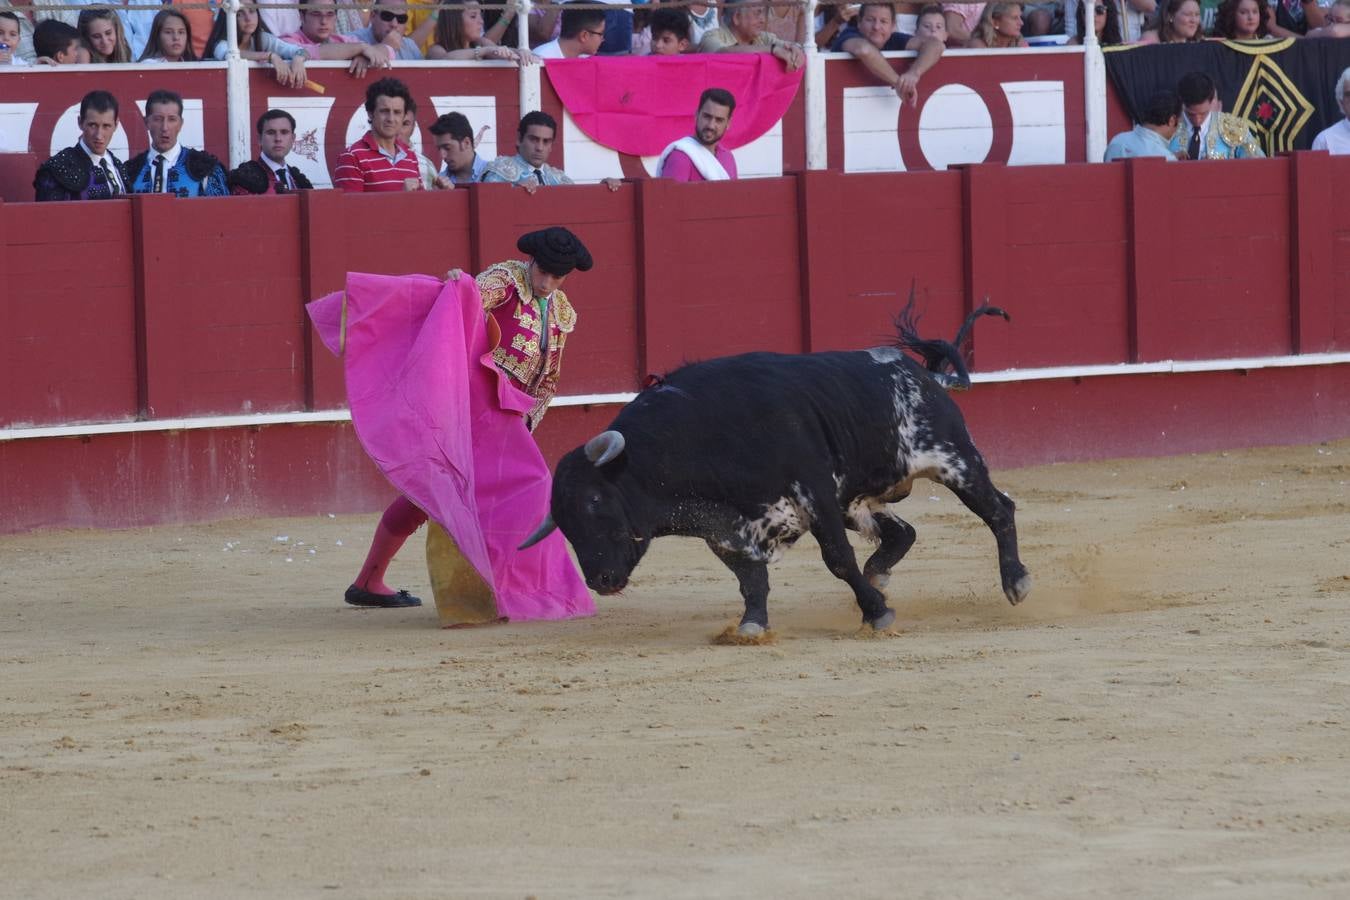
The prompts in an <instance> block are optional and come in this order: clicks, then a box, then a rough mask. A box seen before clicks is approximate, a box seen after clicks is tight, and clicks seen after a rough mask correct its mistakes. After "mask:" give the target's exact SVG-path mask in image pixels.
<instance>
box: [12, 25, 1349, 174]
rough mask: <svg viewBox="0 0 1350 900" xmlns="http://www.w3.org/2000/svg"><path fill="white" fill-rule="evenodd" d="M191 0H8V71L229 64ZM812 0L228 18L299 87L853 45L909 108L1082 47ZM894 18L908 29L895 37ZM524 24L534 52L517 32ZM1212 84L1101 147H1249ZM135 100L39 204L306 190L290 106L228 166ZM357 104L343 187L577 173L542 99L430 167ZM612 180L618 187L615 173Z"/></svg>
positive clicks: (1206, 32)
mask: <svg viewBox="0 0 1350 900" xmlns="http://www.w3.org/2000/svg"><path fill="white" fill-rule="evenodd" d="M198 5H199V4H194V3H185V4H181V5H180V4H179V3H178V2H168V3H165V4H164V5H162V6H161V7H159V8H158V9H153V8H136V9H132V8H128V7H126V6H124V5H118V4H111V5H110V4H109V3H108V2H107V0H102V2H95V3H90V2H88V0H64V3H58V2H56V0H52V2H51V4H50V8H46V9H34V8H33V6H32V3H31V0H25V2H18V0H0V66H6V65H8V66H24V65H34V64H41V65H53V66H60V65H71V64H91V63H92V64H115V63H124V62H131V61H133V60H134V61H138V62H141V63H191V62H194V61H197V60H201V59H206V60H224V59H226V58H227V56H228V55H229V51H230V47H229V32H228V28H227V25H228V21H227V16H228V15H229V13H228V12H227V10H226V9H225V8H224V7H223V6H220V5H219V4H217V5H216V7H215V9H214V11H212V9H208V8H205V6H202V8H196V7H197V6H198ZM819 10H820V12H819V13H818V14H817V15H816V17H815V20H814V21H813V22H807V21H806V13H805V5H804V4H803V3H801V2H798V0H771V2H764V0H727V2H723V3H720V4H715V3H702V2H690V0H667V2H661V0H652V2H649V3H643V4H638V5H636V6H632V7H630V5H629V4H627V3H625V4H624V5H622V6H620V5H617V4H609V3H605V2H593V0H567V2H562V3H554V2H551V0H543V2H537V3H534V4H533V5H532V7H531V9H530V13H529V21H528V22H527V23H526V26H527V27H526V28H525V29H521V27H520V25H519V23H517V22H515V21H514V18H515V15H516V11H515V7H514V6H513V5H512V4H509V3H507V4H504V5H496V4H494V5H492V6H491V7H490V8H484V7H482V6H480V5H479V3H478V2H476V0H464V2H463V3H460V4H457V5H456V6H455V7H454V8H446V9H442V8H439V6H438V5H437V2H436V0H377V2H375V3H374V5H372V6H370V7H369V8H366V7H362V6H358V5H356V4H353V3H350V2H337V0H299V3H298V4H297V8H295V9H288V8H278V7H273V6H269V5H267V4H263V5H261V6H259V5H258V4H255V3H253V2H251V0H250V2H244V3H243V4H241V6H240V7H239V9H238V11H237V13H236V14H235V15H236V20H235V24H236V29H235V31H236V36H235V37H236V41H237V48H236V49H237V50H238V52H239V54H240V55H241V56H242V57H243V58H244V59H247V60H250V61H253V62H257V63H260V64H263V65H267V66H270V67H271V68H272V69H273V71H274V72H275V77H276V79H277V81H278V82H279V83H281V84H282V85H284V86H287V87H291V88H302V87H304V86H305V85H306V84H307V82H308V79H307V75H306V72H305V63H306V61H307V60H310V59H324V60H341V61H345V62H347V63H348V64H349V72H350V73H351V74H352V75H353V76H355V77H363V76H365V74H366V73H367V71H368V70H369V69H371V68H377V69H380V68H387V67H390V66H393V65H394V64H395V63H397V62H399V61H414V60H421V59H431V60H440V59H454V60H501V61H507V62H514V63H516V64H519V65H533V64H537V63H541V62H542V63H544V64H547V61H548V60H551V59H574V58H579V57H586V56H605V55H619V54H623V55H648V54H649V55H674V54H681V53H693V52H698V53H764V54H770V55H772V56H773V57H774V58H776V59H778V60H780V61H781V64H782V65H783V66H784V67H785V68H786V69H787V70H795V69H799V68H801V67H802V66H803V65H804V64H805V60H806V54H805V49H804V48H805V44H806V42H807V41H808V40H809V41H812V42H813V43H814V44H815V46H816V47H817V48H818V49H822V50H826V49H828V50H834V51H839V52H845V53H849V54H851V55H852V56H854V57H855V58H856V59H857V60H858V62H859V63H860V64H861V65H862V66H863V67H864V69H865V70H866V71H867V72H868V73H869V75H870V76H871V77H873V78H874V79H876V80H878V81H880V82H883V83H885V84H887V85H888V86H890V87H891V88H892V89H893V90H894V91H895V93H896V95H897V96H898V97H899V98H900V99H901V101H902V102H908V103H914V102H916V101H917V97H918V85H919V81H920V79H921V78H922V77H923V76H924V74H925V73H927V72H928V71H930V70H931V69H932V68H933V66H934V65H936V64H938V62H939V61H940V59H941V57H942V54H943V52H944V50H946V49H947V48H950V47H970V48H988V49H1016V48H1020V47H1026V46H1028V45H1029V42H1028V38H1029V37H1030V38H1032V39H1037V38H1041V37H1042V36H1046V35H1055V34H1058V36H1059V37H1058V40H1057V41H1056V40H1055V39H1053V38H1052V39H1051V40H1052V42H1069V43H1075V42H1081V41H1082V40H1083V36H1084V33H1085V23H1084V21H1083V17H1081V16H1080V15H1079V12H1080V11H1081V10H1080V7H1079V5H1078V4H1077V3H1075V2H1073V0H1065V2H1060V0H1052V2H1044V3H1026V4H1022V3H1017V2H1009V0H991V2H987V3H944V4H928V5H921V4H915V3H897V4H892V3H886V2H882V3H861V4H857V5H852V4H843V3H839V4H822V5H820V6H819ZM1092 13H1093V30H1094V33H1095V34H1096V36H1097V38H1098V40H1099V41H1100V42H1101V43H1103V44H1121V43H1141V44H1148V43H1188V42H1195V41H1200V40H1204V39H1206V38H1226V39H1236V40H1249V41H1260V40H1271V39H1275V38H1290V37H1304V36H1306V37H1308V38H1337V37H1347V36H1350V0H1269V2H1268V3H1267V2H1264V0H1222V2H1215V0H1098V2H1096V3H1095V4H1094V5H1093V6H1092ZM911 17H912V18H911ZM902 23H903V24H904V25H905V27H909V28H912V30H913V33H912V34H911V33H909V32H906V31H904V30H902V29H901V24H902ZM910 23H912V24H910ZM522 30H523V31H524V32H525V33H527V34H528V36H529V40H528V46H526V45H525V43H524V42H521V41H520V40H519V39H520V37H521V33H522ZM897 50H908V51H913V52H914V53H915V58H914V59H913V61H912V62H911V63H910V65H909V66H908V67H906V68H905V69H904V70H903V71H898V70H897V69H896V68H894V67H893V66H892V65H891V63H890V62H889V61H888V60H887V59H886V58H885V57H883V56H882V53H883V52H886V51H897ZM1348 73H1350V70H1348ZM1346 83H1347V78H1346V76H1345V75H1343V76H1342V77H1341V79H1340V80H1339V83H1338V84H1337V87H1336V98H1337V101H1338V102H1339V103H1340V104H1341V106H1342V110H1344V109H1345V107H1346V105H1347V104H1346V102H1345V100H1344V95H1345V90H1344V89H1345V87H1346ZM1214 87H1215V86H1214V83H1213V80H1212V79H1210V78H1209V76H1207V75H1205V74H1204V73H1192V74H1191V75H1188V76H1187V77H1186V78H1184V79H1182V82H1181V83H1180V84H1179V85H1178V86H1177V89H1176V90H1175V91H1167V92H1163V93H1161V94H1159V95H1158V96H1156V97H1154V98H1152V100H1151V102H1149V103H1148V104H1146V105H1145V108H1144V109H1143V110H1141V112H1140V119H1141V121H1140V122H1139V124H1138V125H1137V126H1136V128H1135V129H1134V130H1133V131H1132V132H1130V133H1127V134H1124V135H1120V136H1118V137H1117V138H1116V139H1115V140H1113V142H1112V145H1111V148H1110V149H1109V150H1108V153H1107V155H1106V158H1107V159H1108V160H1110V159H1115V158H1121V157H1124V156H1137V155H1164V156H1167V157H1168V158H1171V159H1177V158H1181V159H1202V158H1204V159H1215V158H1228V157H1231V156H1243V155H1247V156H1251V155H1260V149H1259V148H1258V147H1257V145H1256V142H1255V140H1254V139H1253V137H1252V134H1251V128H1250V126H1249V125H1248V124H1247V123H1246V122H1244V121H1243V120H1241V119H1237V118H1236V117H1234V116H1232V115H1230V114H1228V113H1224V112H1223V111H1222V110H1221V109H1219V104H1218V101H1217V92H1216V91H1215V89H1214ZM735 104H736V100H735V98H734V97H732V95H731V94H730V93H728V92H726V91H724V90H721V89H712V90H711V91H708V92H705V93H704V95H703V96H702V98H700V101H699V106H698V109H697V110H694V111H692V113H693V119H694V126H693V128H692V129H691V134H690V135H688V136H686V137H685V138H682V139H681V140H680V141H677V142H674V143H672V144H671V145H670V146H669V147H667V148H666V151H665V152H664V153H663V154H662V156H661V161H660V173H661V174H663V175H665V176H667V177H674V178H680V179H681V180H704V179H706V180H720V179H723V178H734V177H736V168H735V161H734V159H733V158H732V157H731V154H730V152H729V151H727V150H726V148H724V147H722V146H721V140H722V136H723V134H724V133H725V131H726V128H727V125H728V123H729V122H730V119H731V116H732V114H733V112H734V110H735ZM145 108H146V109H145V121H146V125H147V129H148V131H149V137H150V145H151V149H150V150H149V151H147V152H146V153H142V154H140V155H138V156H137V157H134V158H133V159H130V160H127V161H126V162H125V163H123V162H122V161H118V160H116V159H115V158H114V157H113V156H112V154H111V153H110V152H109V150H108V139H109V138H110V137H111V134H112V132H113V131H114V130H115V129H116V126H117V121H118V114H119V106H118V101H117V99H116V98H114V97H113V96H112V95H111V94H109V93H107V92H106V91H92V92H90V93H89V94H88V95H87V96H86V97H85V98H84V100H83V102H82V103H81V105H80V116H79V125H80V131H81V136H80V139H79V141H78V142H77V143H76V145H75V146H73V147H71V148H67V149H66V150H63V151H62V152H61V153H58V154H57V155H56V156H54V157H52V158H51V159H49V160H47V161H46V162H44V163H43V165H42V167H41V168H40V169H39V171H38V173H37V176H36V178H35V182H34V187H35V190H36V193H37V198H38V199H39V200H52V199H97V198H101V197H112V196H117V195H119V194H123V193H132V192H136V193H145V192H153V193H160V192H164V193H173V194H177V195H179V196H210V195H219V194H226V193H263V192H267V191H274V192H286V191H290V190H296V189H302V188H305V187H308V186H309V183H308V181H307V180H306V179H305V176H304V175H303V173H301V172H299V171H298V170H296V169H295V168H294V167H291V166H289V165H288V164H287V163H286V154H287V153H289V152H290V150H291V146H292V144H293V142H294V140H295V120H294V119H293V118H292V117H291V116H290V115H289V114H288V113H286V112H285V111H284V110H269V111H268V112H267V113H265V114H264V115H263V116H262V118H261V119H259V121H258V122H257V134H258V139H259V145H260V147H261V148H262V149H261V153H260V156H259V158H258V159H255V160H252V161H250V162H248V163H245V164H244V165H243V166H240V167H238V168H236V169H235V170H234V171H231V172H228V173H227V172H225V171H224V169H223V168H222V166H221V165H220V163H219V162H218V161H217V160H216V159H215V158H214V157H212V156H211V155H210V154H208V153H205V152H204V151H201V150H198V149H195V148H185V147H182V146H181V145H180V144H179V142H178V136H179V131H180V129H181V128H182V116H183V104H182V99H181V98H180V97H179V96H178V95H177V94H174V93H173V92H171V91H163V90H159V91H154V92H152V93H150V94H149V96H148V97H147V98H146V101H145ZM366 112H367V114H368V116H369V119H370V130H369V131H368V132H367V133H366V134H365V135H364V136H363V137H362V138H361V139H360V140H358V141H357V142H356V143H355V144H353V145H352V146H351V147H349V148H347V150H346V151H345V152H344V153H343V154H342V155H341V157H340V158H339V160H338V163H337V166H336V169H335V171H334V172H333V183H334V185H335V186H336V187H339V188H341V189H343V190H347V191H387V190H408V189H419V188H420V189H428V190H436V189H453V188H454V187H456V186H457V185H462V184H465V183H467V182H471V181H484V182H494V181H495V182H505V183H509V184H514V185H519V186H520V187H522V188H524V189H526V190H528V191H531V192H533V191H534V190H537V189H538V188H540V187H544V186H549V185H557V184H568V183H571V179H569V178H568V177H567V175H566V173H565V172H563V171H561V170H560V169H557V168H555V167H553V166H551V165H549V163H548V160H549V156H550V153H551V150H552V147H553V142H554V139H555V136H556V132H557V124H556V123H555V122H554V120H553V119H552V118H551V117H550V116H548V115H547V114H545V113H543V112H540V111H533V112H529V113H528V114H527V115H525V117H524V118H523V119H521V121H520V125H519V129H518V134H517V147H516V153H515V154H514V155H513V156H504V157H499V158H497V159H495V160H492V161H490V162H488V161H485V160H483V159H481V158H480V157H479V156H478V154H477V152H476V150H475V144H476V138H475V135H474V134H473V133H472V130H471V129H470V127H469V124H468V120H467V118H466V117H465V116H464V115H462V114H460V113H453V112H452V113H449V114H446V115H442V116H440V117H439V118H437V119H436V120H435V122H434V123H432V124H431V125H430V126H429V128H428V130H429V131H430V133H431V134H432V135H433V137H434V138H435V140H436V148H437V153H438V155H439V156H440V160H439V162H433V161H431V160H429V159H427V158H425V157H423V156H422V155H420V154H419V153H417V152H416V151H415V150H414V149H413V148H412V146H411V144H410V143H409V138H410V136H411V134H412V133H413V131H414V129H416V128H417V126H418V122H417V107H416V103H415V102H414V100H413V98H412V95H411V93H410V92H409V91H408V89H407V87H406V86H404V85H403V84H402V83H401V82H399V81H398V80H397V79H394V78H382V79H379V80H378V81H377V82H375V83H374V84H372V85H371V86H370V88H369V90H368V91H367V98H366ZM1183 112H1184V115H1183ZM1314 147H1315V148H1320V149H1330V150H1331V151H1332V152H1344V151H1345V150H1346V149H1350V126H1347V124H1346V123H1345V122H1340V123H1338V124H1337V125H1336V126H1333V127H1332V128H1328V129H1326V131H1324V132H1323V133H1322V134H1321V135H1319V136H1318V138H1317V142H1315V143H1314ZM1160 148H1162V149H1160ZM610 186H611V187H613V188H615V189H617V182H610Z"/></svg>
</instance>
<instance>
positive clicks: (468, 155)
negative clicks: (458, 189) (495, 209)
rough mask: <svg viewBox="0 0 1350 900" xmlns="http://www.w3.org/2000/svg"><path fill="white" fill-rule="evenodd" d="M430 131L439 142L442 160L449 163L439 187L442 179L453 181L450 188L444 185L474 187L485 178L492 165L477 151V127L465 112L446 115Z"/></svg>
mask: <svg viewBox="0 0 1350 900" xmlns="http://www.w3.org/2000/svg"><path fill="white" fill-rule="evenodd" d="M430 130H431V136H432V137H433V138H435V139H436V149H437V150H438V151H440V154H441V161H442V162H444V163H445V165H444V166H442V167H441V171H440V172H439V173H437V176H438V177H437V179H436V180H437V183H438V185H439V184H440V182H441V179H445V180H447V181H448V182H449V185H444V186H448V187H453V186H455V185H460V184H472V183H473V182H475V181H478V180H480V179H481V178H482V177H483V170H484V169H486V168H487V165H488V162H487V160H486V159H483V157H481V156H479V155H478V151H477V150H476V149H474V144H475V143H476V142H475V141H474V139H473V126H472V125H470V124H469V120H468V118H467V117H466V116H465V115H464V113H460V112H452V113H446V114H445V115H443V116H441V117H440V118H439V119H437V120H436V121H435V122H433V123H432V125H431V129H430Z"/></svg>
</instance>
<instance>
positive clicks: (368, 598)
mask: <svg viewBox="0 0 1350 900" xmlns="http://www.w3.org/2000/svg"><path fill="white" fill-rule="evenodd" d="M345 599H346V601H347V602H348V603H350V604H351V605H352V606H365V607H374V608H378V609H396V608H398V607H400V606H421V605H422V598H421V597H414V596H413V595H412V594H410V593H408V592H407V591H399V592H398V593H397V594H377V593H375V592H374V591H368V590H366V589H365V588H361V587H357V586H356V585H352V586H351V587H349V588H347V594H346V597H345Z"/></svg>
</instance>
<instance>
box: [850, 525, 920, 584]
mask: <svg viewBox="0 0 1350 900" xmlns="http://www.w3.org/2000/svg"><path fill="white" fill-rule="evenodd" d="M875 521H876V525H877V533H878V534H879V535H880V537H881V546H879V547H877V549H876V552H874V553H873V554H872V555H871V556H870V557H868V560H867V563H866V565H864V566H863V575H864V576H866V578H867V581H868V583H869V584H871V585H872V587H874V588H877V589H878V590H880V589H882V588H884V587H885V586H886V584H887V583H888V582H889V581H890V580H891V568H892V567H893V566H894V565H895V564H896V563H898V562H899V561H900V560H902V559H904V557H905V554H906V553H908V552H909V548H910V547H913V546H914V539H915V538H916V537H918V534H917V532H915V530H914V526H913V525H911V524H909V523H908V522H906V521H905V520H904V519H902V518H900V517H899V516H897V515H893V514H891V513H888V512H879V513H877V514H876V515H875Z"/></svg>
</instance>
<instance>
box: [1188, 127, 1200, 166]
mask: <svg viewBox="0 0 1350 900" xmlns="http://www.w3.org/2000/svg"><path fill="white" fill-rule="evenodd" d="M1186 158H1187V159H1199V158H1200V129H1199V128H1193V129H1191V139H1190V140H1189V141H1187V142H1186Z"/></svg>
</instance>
